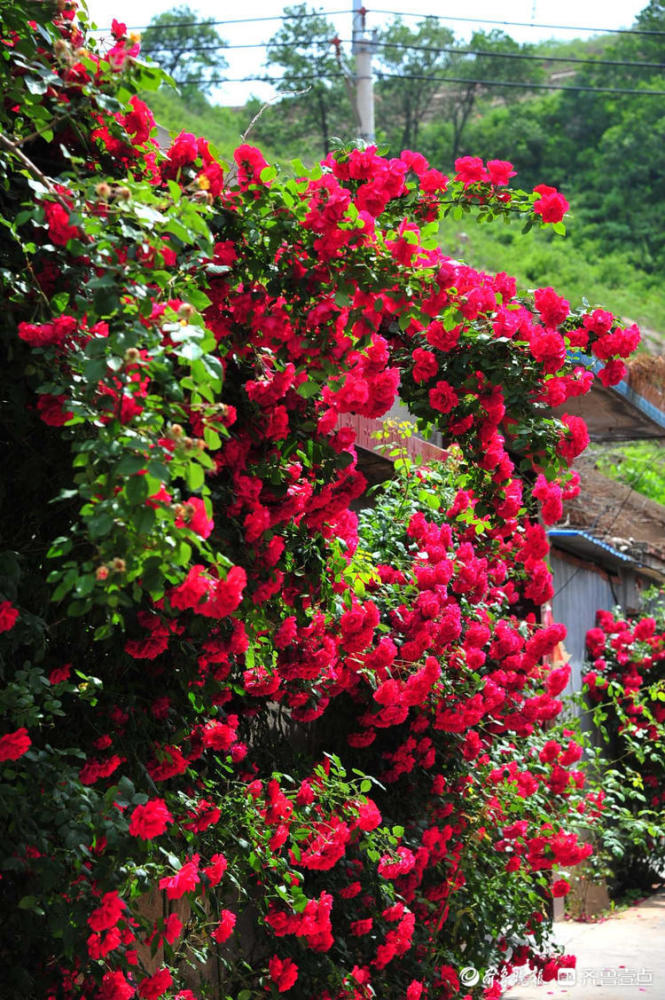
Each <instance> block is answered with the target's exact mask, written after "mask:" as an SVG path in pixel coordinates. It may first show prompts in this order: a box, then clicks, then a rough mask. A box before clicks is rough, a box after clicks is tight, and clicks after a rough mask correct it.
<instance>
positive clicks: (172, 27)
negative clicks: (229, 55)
mask: <svg viewBox="0 0 665 1000" xmlns="http://www.w3.org/2000/svg"><path fill="white" fill-rule="evenodd" d="M225 44H226V43H225V42H224V41H223V40H222V39H221V38H220V36H219V33H218V32H217V30H216V28H215V27H214V25H213V24H212V18H208V20H201V17H200V15H198V14H197V13H196V11H194V10H192V9H191V7H188V6H187V4H179V5H178V6H176V7H173V8H172V9H171V10H165V11H164V12H163V13H162V14H157V15H156V16H155V17H153V18H152V20H151V22H150V25H149V26H148V27H147V28H146V30H145V31H144V33H143V36H142V38H141V51H142V52H143V54H144V55H146V56H149V57H150V58H151V59H154V60H155V62H156V63H158V64H159V65H160V66H161V67H162V69H163V70H164V71H165V72H166V73H168V74H169V76H171V77H172V78H173V79H174V80H175V82H176V83H177V84H178V85H179V86H181V87H184V88H186V89H187V91H188V92H189V93H190V95H193V94H195V93H197V92H201V93H206V92H209V91H210V90H212V89H213V88H214V87H215V86H216V85H218V84H219V82H220V74H221V72H222V71H223V70H225V69H226V67H227V65H228V64H227V62H226V59H225V58H224V53H223V49H224V46H225Z"/></svg>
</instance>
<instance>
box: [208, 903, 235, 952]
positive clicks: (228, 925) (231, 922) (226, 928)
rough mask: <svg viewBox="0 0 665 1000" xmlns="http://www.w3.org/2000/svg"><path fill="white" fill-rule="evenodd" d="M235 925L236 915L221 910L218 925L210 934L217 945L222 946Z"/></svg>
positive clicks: (229, 911)
mask: <svg viewBox="0 0 665 1000" xmlns="http://www.w3.org/2000/svg"><path fill="white" fill-rule="evenodd" d="M235 925H236V915H235V913H232V912H231V910H222V912H221V913H220V915H219V923H218V924H217V926H216V927H215V929H214V931H213V932H212V936H213V937H214V939H215V941H217V942H218V943H219V944H223V943H224V941H227V940H228V939H229V938H230V937H231V935H232V934H233V928H234V927H235Z"/></svg>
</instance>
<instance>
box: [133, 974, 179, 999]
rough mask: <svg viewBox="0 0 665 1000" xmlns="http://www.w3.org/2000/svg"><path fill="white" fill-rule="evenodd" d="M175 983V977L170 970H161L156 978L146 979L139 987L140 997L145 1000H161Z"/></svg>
mask: <svg viewBox="0 0 665 1000" xmlns="http://www.w3.org/2000/svg"><path fill="white" fill-rule="evenodd" d="M172 982H173V976H172V975H171V973H170V971H169V970H168V969H160V970H159V972H156V973H155V974H154V976H149V977H148V978H147V979H144V980H143V981H142V982H141V983H140V985H139V996H141V997H145V1000H159V997H161V996H162V995H163V994H164V993H165V992H166V991H167V990H168V988H169V986H170V985H171V984H172Z"/></svg>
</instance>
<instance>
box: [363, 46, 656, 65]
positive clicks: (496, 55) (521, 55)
mask: <svg viewBox="0 0 665 1000" xmlns="http://www.w3.org/2000/svg"><path fill="white" fill-rule="evenodd" d="M376 45H377V47H378V48H383V49H412V50H414V51H416V52H450V53H454V54H457V55H465V56H489V57H491V58H492V59H527V60H529V61H532V62H533V61H535V62H561V63H583V64H584V65H589V66H639V67H643V68H645V69H663V70H665V63H656V62H642V61H641V60H629V59H583V58H580V57H574V56H536V55H533V54H532V53H530V52H529V53H527V52H492V51H490V50H487V49H458V48H439V47H438V46H429V45H409V44H407V43H405V42H377V43H376Z"/></svg>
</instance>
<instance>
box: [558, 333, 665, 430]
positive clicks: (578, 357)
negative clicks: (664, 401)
mask: <svg viewBox="0 0 665 1000" xmlns="http://www.w3.org/2000/svg"><path fill="white" fill-rule="evenodd" d="M568 357H569V358H570V360H571V361H572V362H573V363H575V362H578V363H579V364H583V365H584V367H585V368H588V369H589V371H592V372H593V373H594V374H596V373H597V372H599V371H600V369H601V368H603V367H604V364H605V363H604V362H603V361H597V360H596V359H595V358H592V357H591V356H590V355H588V354H584V353H583V352H582V351H569V352H568ZM609 391H610V392H616V393H618V395H619V396H623V398H624V399H626V400H627V401H628V402H629V403H630V404H631V405H632V406H634V407H635V409H636V410H639V411H640V413H642V414H643V415H644V416H645V417H646V418H647V419H648V420H652V421H653V422H654V424H656V425H657V426H658V427H662V428H663V429H665V413H663V411H662V410H659V409H658V407H657V406H654V405H653V403H650V402H649V400H648V399H645V398H644V396H640V394H639V392H635V390H634V389H632V388H631V387H630V386H629V384H628V383H627V382H626V380H625V379H622V380H621V382H619V384H618V385H613V386H610V387H609Z"/></svg>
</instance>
